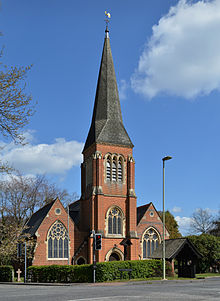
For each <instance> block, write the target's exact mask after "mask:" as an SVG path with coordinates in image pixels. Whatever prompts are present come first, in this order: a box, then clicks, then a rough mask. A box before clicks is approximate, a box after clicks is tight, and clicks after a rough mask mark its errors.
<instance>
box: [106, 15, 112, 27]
mask: <svg viewBox="0 0 220 301" xmlns="http://www.w3.org/2000/svg"><path fill="white" fill-rule="evenodd" d="M105 15H106V19H105V23H106V29H108V23H109V19H110V18H111V14H110V13H107V11H105Z"/></svg>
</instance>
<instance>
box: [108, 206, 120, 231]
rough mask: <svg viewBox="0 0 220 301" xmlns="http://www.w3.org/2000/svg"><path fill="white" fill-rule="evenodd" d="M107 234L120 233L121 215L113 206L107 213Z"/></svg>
mask: <svg viewBox="0 0 220 301" xmlns="http://www.w3.org/2000/svg"><path fill="white" fill-rule="evenodd" d="M108 234H122V215H121V212H120V210H119V209H118V208H115V207H114V208H112V209H111V210H110V211H109V213H108Z"/></svg>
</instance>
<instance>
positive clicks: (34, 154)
mask: <svg viewBox="0 0 220 301" xmlns="http://www.w3.org/2000/svg"><path fill="white" fill-rule="evenodd" d="M26 136H27V138H28V140H29V144H26V145H25V146H19V145H15V144H14V143H9V144H6V143H3V142H0V146H2V147H3V148H2V150H1V154H0V160H1V161H3V162H8V163H9V164H10V165H12V166H13V167H14V168H16V169H18V170H19V171H21V172H22V173H25V174H44V173H47V174H62V173H65V172H66V171H68V170H70V169H71V168H72V167H73V166H76V165H79V164H80V162H81V161H82V155H81V151H82V148H83V143H81V142H77V141H66V140H65V139H64V138H56V139H55V142H54V143H53V144H33V143H32V144H31V141H32V140H33V136H32V133H31V132H29V133H27V135H26Z"/></svg>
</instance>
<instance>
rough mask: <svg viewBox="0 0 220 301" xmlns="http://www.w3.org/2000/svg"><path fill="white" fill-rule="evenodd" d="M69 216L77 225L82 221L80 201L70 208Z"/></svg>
mask: <svg viewBox="0 0 220 301" xmlns="http://www.w3.org/2000/svg"><path fill="white" fill-rule="evenodd" d="M69 215H70V217H71V218H72V220H73V221H74V223H75V224H76V225H78V224H79V221H80V201H76V202H74V203H72V204H70V206H69Z"/></svg>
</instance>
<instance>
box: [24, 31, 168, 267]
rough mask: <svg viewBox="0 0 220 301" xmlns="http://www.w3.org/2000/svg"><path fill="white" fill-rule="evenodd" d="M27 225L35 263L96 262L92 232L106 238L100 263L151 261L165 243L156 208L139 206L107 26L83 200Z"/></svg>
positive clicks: (46, 210) (50, 207)
mask: <svg viewBox="0 0 220 301" xmlns="http://www.w3.org/2000/svg"><path fill="white" fill-rule="evenodd" d="M26 226H27V229H26V230H25V232H27V233H29V234H30V235H31V236H32V237H34V238H35V239H36V246H35V251H34V258H33V262H32V264H33V265H51V264H74V265H75V264H84V263H92V262H93V233H94V231H95V233H100V234H101V235H102V248H101V250H100V251H96V261H97V262H103V261H112V260H125V259H126V260H138V259H140V260H142V259H147V258H149V257H150V256H151V255H152V253H153V251H154V250H155V249H156V248H157V247H158V246H159V245H160V243H161V241H162V230H163V224H162V221H161V219H160V217H159V215H158V212H157V210H156V209H155V207H154V205H153V204H152V203H149V204H146V205H143V206H141V207H137V197H136V194H135V160H134V157H133V143H132V141H131V139H130V137H129V135H128V133H127V131H126V129H125V127H124V124H123V120H122V114H121V106H120V101H119V95H118V88H117V82H116V76H115V70H114V65H113V59H112V53H111V47H110V39H109V30H108V27H106V31H105V40H104V47H103V52H102V59H101V65H100V70H99V77H98V83H97V90H96V96H95V103H94V109H93V116H92V122H91V126H90V129H89V133H88V136H87V139H86V142H85V146H84V149H83V163H82V164H81V198H80V199H79V200H78V201H76V202H74V203H72V204H70V206H69V210H66V209H65V208H64V207H63V205H62V203H61V201H60V200H59V199H56V200H54V201H52V202H51V203H49V204H47V205H45V206H44V207H43V208H41V209H40V210H38V211H37V212H35V213H34V214H33V215H32V216H31V218H30V220H29V221H28V223H27V225H26ZM165 232H166V233H165V236H166V239H168V238H169V233H168V231H167V230H166V231H165Z"/></svg>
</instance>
